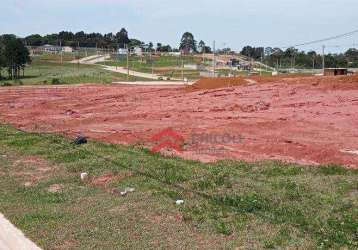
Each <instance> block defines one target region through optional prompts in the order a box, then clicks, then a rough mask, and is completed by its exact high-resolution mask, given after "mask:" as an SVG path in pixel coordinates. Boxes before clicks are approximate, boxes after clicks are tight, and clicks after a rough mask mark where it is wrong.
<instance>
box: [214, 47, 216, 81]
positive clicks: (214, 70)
mask: <svg viewBox="0 0 358 250" xmlns="http://www.w3.org/2000/svg"><path fill="white" fill-rule="evenodd" d="M215 71H216V58H215V41H214V42H213V77H215V76H216V75H215Z"/></svg>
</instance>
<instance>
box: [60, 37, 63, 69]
mask: <svg viewBox="0 0 358 250" xmlns="http://www.w3.org/2000/svg"><path fill="white" fill-rule="evenodd" d="M60 50H61V64H63V50H62V41H61V40H60Z"/></svg>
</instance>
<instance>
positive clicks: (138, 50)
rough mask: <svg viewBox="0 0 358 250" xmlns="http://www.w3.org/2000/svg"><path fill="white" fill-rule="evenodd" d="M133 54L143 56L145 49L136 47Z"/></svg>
mask: <svg viewBox="0 0 358 250" xmlns="http://www.w3.org/2000/svg"><path fill="white" fill-rule="evenodd" d="M133 54H134V55H137V56H142V55H143V49H142V48H141V47H135V48H134V49H133Z"/></svg>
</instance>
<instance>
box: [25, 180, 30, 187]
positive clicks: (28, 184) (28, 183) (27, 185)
mask: <svg viewBox="0 0 358 250" xmlns="http://www.w3.org/2000/svg"><path fill="white" fill-rule="evenodd" d="M24 186H25V187H31V186H32V183H31V182H29V181H28V182H25V183H24Z"/></svg>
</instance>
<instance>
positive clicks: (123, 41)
mask: <svg viewBox="0 0 358 250" xmlns="http://www.w3.org/2000/svg"><path fill="white" fill-rule="evenodd" d="M116 39H117V42H118V44H119V47H120V48H122V49H123V48H125V47H126V46H127V45H128V44H129V43H130V40H129V38H128V31H127V30H126V29H125V28H122V29H121V31H119V32H118V33H117V34H116Z"/></svg>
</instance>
